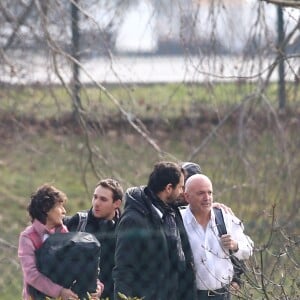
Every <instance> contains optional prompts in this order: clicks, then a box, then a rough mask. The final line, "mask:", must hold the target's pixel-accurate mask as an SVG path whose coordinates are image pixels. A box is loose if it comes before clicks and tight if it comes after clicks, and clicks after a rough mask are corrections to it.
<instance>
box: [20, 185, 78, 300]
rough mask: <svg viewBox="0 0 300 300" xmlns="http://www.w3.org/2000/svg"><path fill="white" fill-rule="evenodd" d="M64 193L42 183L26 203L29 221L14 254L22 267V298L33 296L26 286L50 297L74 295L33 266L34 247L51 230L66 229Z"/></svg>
mask: <svg viewBox="0 0 300 300" xmlns="http://www.w3.org/2000/svg"><path fill="white" fill-rule="evenodd" d="M66 201H67V196H66V195H65V194H64V193H63V192H62V191H60V190H58V189H57V188H55V187H54V186H52V185H49V184H44V185H42V186H41V187H39V188H38V189H37V190H36V192H35V193H33V194H32V196H31V198H30V202H29V205H28V207H27V210H28V213H29V216H30V218H31V223H32V224H31V225H29V226H28V227H26V229H25V230H24V231H23V232H21V234H20V238H19V249H18V256H19V259H20V262H21V266H22V271H23V282H24V284H23V295H22V299H23V300H29V299H33V300H34V297H33V296H32V295H30V286H31V287H33V288H35V289H37V290H39V291H40V292H42V293H43V294H46V295H48V296H50V297H53V298H57V297H61V299H63V300H66V299H78V296H77V295H76V294H75V293H74V292H73V291H72V290H71V289H66V288H64V287H62V286H60V285H58V284H56V283H54V282H53V281H51V280H50V279H49V278H48V277H46V276H45V275H43V274H42V273H40V272H39V271H38V269H37V266H36V260H35V250H36V249H37V248H39V247H40V246H41V244H42V243H43V241H44V240H45V239H46V238H47V237H48V236H49V235H50V234H52V233H54V232H68V230H67V228H66V227H65V226H64V225H63V222H62V220H63V218H64V216H65V214H66V210H65V207H64V205H65V203H66Z"/></svg>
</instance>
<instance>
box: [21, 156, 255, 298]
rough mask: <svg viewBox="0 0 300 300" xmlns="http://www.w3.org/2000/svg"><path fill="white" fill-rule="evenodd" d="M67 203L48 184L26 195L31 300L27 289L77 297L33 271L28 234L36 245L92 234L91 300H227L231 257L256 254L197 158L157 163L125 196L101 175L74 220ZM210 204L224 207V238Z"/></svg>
mask: <svg viewBox="0 0 300 300" xmlns="http://www.w3.org/2000/svg"><path fill="white" fill-rule="evenodd" d="M123 199H124V202H125V203H124V207H123V208H122V213H121V207H122V200H123ZM65 202H66V196H65V194H64V193H63V192H61V191H59V190H58V189H56V188H55V187H53V186H51V185H43V186H42V187H40V188H38V190H37V191H36V192H35V193H34V194H33V195H32V196H31V200H30V203H29V206H28V212H29V215H30V217H31V221H32V224H31V225H30V226H28V227H27V228H26V229H25V230H24V231H23V232H22V233H21V235H20V239H19V250H18V255H19V258H20V262H21V266H22V270H23V278H24V287H23V299H24V300H29V299H32V300H34V298H33V297H32V295H30V290H29V286H33V287H34V288H36V289H38V290H40V291H41V292H43V293H45V294H46V295H48V296H49V297H52V298H56V297H61V299H63V300H66V299H79V298H78V296H77V295H76V294H75V293H74V292H73V291H72V290H71V289H68V288H64V287H62V286H59V285H58V284H56V283H54V282H52V281H51V280H50V279H49V278H47V277H45V276H44V275H43V274H41V273H40V272H39V271H38V269H37V266H36V264H35V249H36V245H35V244H34V243H33V241H32V240H31V239H30V232H32V231H36V232H37V233H38V235H39V236H40V239H41V242H43V241H44V240H45V239H46V238H47V237H48V236H49V235H50V234H52V233H53V232H57V231H59V232H67V231H85V232H89V233H92V234H94V235H95V236H96V238H97V239H98V240H99V242H100V244H101V255H100V266H99V268H100V272H99V279H98V284H97V290H96V291H95V293H93V294H91V297H92V299H100V297H101V299H110V300H112V299H115V300H117V299H120V297H119V296H120V295H121V294H124V295H126V296H127V297H138V298H141V299H144V300H183V299H187V300H194V299H195V300H202V299H211V297H212V296H213V299H214V300H221V299H230V294H231V289H232V287H234V288H237V283H239V281H236V282H234V278H236V276H235V274H234V266H233V264H232V262H231V259H230V257H231V256H235V257H236V258H238V259H242V260H245V259H248V258H249V257H250V255H251V254H252V251H253V242H252V241H251V239H250V238H249V237H248V236H247V235H245V234H244V228H243V225H242V222H241V221H240V220H239V219H238V218H237V217H236V216H235V215H234V214H233V213H232V212H231V210H230V208H227V207H226V206H224V205H222V204H218V203H214V202H213V186H212V182H211V180H210V179H209V178H208V177H207V176H205V175H204V174H202V171H201V168H200V166H199V165H198V164H195V163H191V162H188V163H183V164H177V163H174V162H165V161H163V162H158V163H156V164H155V165H154V168H153V170H152V172H151V174H150V175H149V178H148V183H147V185H146V186H140V187H132V188H129V189H127V191H126V193H125V195H124V194H123V189H122V187H121V185H120V183H119V182H118V181H116V180H114V179H104V180H101V181H100V182H99V183H98V184H97V185H96V187H95V190H94V193H93V197H92V207H91V208H90V209H89V210H86V211H83V212H78V213H76V214H75V215H74V216H72V217H67V216H66V211H65V208H64V205H65ZM213 206H218V207H221V209H222V212H223V217H224V223H225V225H226V229H227V233H226V234H222V235H221V236H220V234H219V231H218V228H217V227H218V224H217V223H216V219H215V212H214V210H213ZM183 207H184V208H183ZM83 276H84V274H83Z"/></svg>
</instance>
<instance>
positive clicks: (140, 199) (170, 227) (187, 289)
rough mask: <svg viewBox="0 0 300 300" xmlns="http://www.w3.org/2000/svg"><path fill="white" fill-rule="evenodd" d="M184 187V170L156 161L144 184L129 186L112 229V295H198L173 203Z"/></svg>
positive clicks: (174, 299)
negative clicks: (114, 231) (144, 185)
mask: <svg viewBox="0 0 300 300" xmlns="http://www.w3.org/2000/svg"><path fill="white" fill-rule="evenodd" d="M183 187H184V174H183V170H182V169H181V168H180V167H179V166H178V165H177V164H175V163H173V162H159V163H157V164H156V165H155V166H154V169H153V171H152V173H151V174H150V176H149V180H148V184H147V186H146V187H134V188H130V189H128V190H127V192H126V195H125V209H124V213H123V215H122V217H121V219H120V222H119V224H118V226H117V229H116V233H117V242H116V253H115V268H114V271H113V278H114V282H115V299H120V297H119V293H121V294H124V295H126V296H131V297H140V298H143V299H144V300H182V299H189V300H193V299H195V298H196V287H195V280H194V270H193V259H192V252H191V248H190V246H189V242H188V237H187V234H186V231H185V229H184V226H183V222H182V218H181V215H180V212H179V210H178V208H177V207H176V205H175V204H176V200H177V199H178V197H179V196H180V195H181V194H182V193H183Z"/></svg>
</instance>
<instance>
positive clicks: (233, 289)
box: [229, 281, 240, 295]
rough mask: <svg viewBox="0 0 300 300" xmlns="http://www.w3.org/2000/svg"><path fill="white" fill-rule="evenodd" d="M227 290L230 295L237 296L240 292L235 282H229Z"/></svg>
mask: <svg viewBox="0 0 300 300" xmlns="http://www.w3.org/2000/svg"><path fill="white" fill-rule="evenodd" d="M229 289H230V293H231V294H233V295H237V294H238V292H239V290H240V285H239V284H238V283H237V282H235V281H231V283H230V288H229Z"/></svg>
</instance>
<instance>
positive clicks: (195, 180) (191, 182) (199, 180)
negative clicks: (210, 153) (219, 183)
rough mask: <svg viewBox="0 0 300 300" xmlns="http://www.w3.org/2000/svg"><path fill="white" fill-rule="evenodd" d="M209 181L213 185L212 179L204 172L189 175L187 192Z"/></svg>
mask: <svg viewBox="0 0 300 300" xmlns="http://www.w3.org/2000/svg"><path fill="white" fill-rule="evenodd" d="M203 183H209V184H211V185H212V183H211V180H210V179H209V178H208V177H207V176H206V175H204V174H195V175H192V176H191V177H189V178H188V179H187V181H186V183H185V192H189V191H190V190H191V189H193V188H194V187H195V186H198V185H202V184H203Z"/></svg>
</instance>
